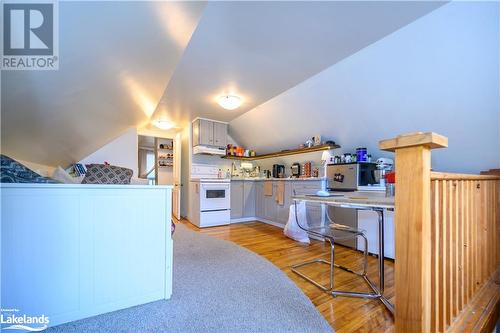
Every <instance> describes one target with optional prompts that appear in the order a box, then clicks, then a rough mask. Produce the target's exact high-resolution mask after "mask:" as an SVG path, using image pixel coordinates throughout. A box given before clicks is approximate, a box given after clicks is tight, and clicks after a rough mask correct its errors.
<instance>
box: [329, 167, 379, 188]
mask: <svg viewBox="0 0 500 333" xmlns="http://www.w3.org/2000/svg"><path fill="white" fill-rule="evenodd" d="M374 170H376V164H375V163H366V162H362V163H359V162H356V163H344V164H330V165H327V167H326V177H327V180H328V189H330V190H332V191H356V190H357V189H358V188H359V187H360V186H369V185H373V184H376V183H377V182H376V181H375V178H374V176H373V171H374Z"/></svg>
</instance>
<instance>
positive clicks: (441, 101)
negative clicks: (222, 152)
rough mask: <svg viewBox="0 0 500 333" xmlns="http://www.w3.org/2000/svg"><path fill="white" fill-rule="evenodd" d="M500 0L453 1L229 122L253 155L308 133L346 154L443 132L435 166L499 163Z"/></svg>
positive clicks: (471, 168)
mask: <svg viewBox="0 0 500 333" xmlns="http://www.w3.org/2000/svg"><path fill="white" fill-rule="evenodd" d="M499 7H500V3H498V2H452V3H448V4H446V5H444V6H442V7H441V8H439V9H437V10H435V11H434V12H432V13H430V14H428V15H426V16H424V17H422V18H420V19H418V20H417V21H415V22H413V23H411V24H409V25H408V26H406V27H403V28H402V29H400V30H398V31H396V32H394V33H392V34H391V35H389V36H387V37H385V38H384V39H382V40H380V41H378V42H376V43H374V44H372V45H370V46H368V47H366V48H364V49H362V50H361V51H359V52H358V53H356V54H354V55H352V56H350V57H348V58H346V59H344V60H343V61H341V62H339V63H337V64H336V65H334V66H332V67H330V68H328V69H327V70H325V71H323V72H321V73H320V74H318V75H316V76H314V77H312V78H310V79H308V80H307V81H305V82H303V83H301V84H300V85H298V86H296V87H295V88H292V89H290V90H288V91H286V92H285V93H283V94H281V95H279V96H278V97H276V98H274V99H272V100H270V101H268V102H267V103H265V104H263V105H261V106H259V107H257V108H255V109H253V110H251V111H249V112H248V113H246V114H244V115H242V116H240V117H238V118H236V119H235V120H233V121H231V122H230V133H231V135H232V136H233V137H234V138H235V139H236V140H237V141H238V142H240V143H241V144H243V145H246V146H248V147H250V148H254V149H256V150H257V151H258V152H264V151H271V150H280V149H284V148H292V147H295V146H297V145H298V144H300V143H301V142H303V141H304V140H305V139H306V138H308V137H311V136H312V135H315V134H321V135H323V137H325V138H331V139H334V140H335V141H336V142H337V143H339V144H340V145H341V146H342V147H343V149H342V150H339V152H343V151H351V152H352V151H354V149H355V148H356V147H359V146H366V147H367V148H368V150H369V151H371V152H372V153H373V155H374V157H378V156H391V155H392V154H388V153H383V152H380V151H378V147H377V143H378V141H379V140H380V139H384V138H391V137H394V136H396V135H398V134H401V133H405V132H413V131H434V132H437V133H440V134H443V135H446V136H448V137H449V145H450V146H449V148H447V149H442V150H436V151H434V152H433V167H434V169H436V170H440V171H456V172H479V171H481V170H485V169H489V168H493V167H499V166H500V149H499V148H498V147H499V146H500V92H499V91H500V82H499V81H500V78H499V77H500V65H499V61H500V60H499V59H500V47H499V43H500V29H499V26H500V19H499V16H500V13H499V12H500V9H499Z"/></svg>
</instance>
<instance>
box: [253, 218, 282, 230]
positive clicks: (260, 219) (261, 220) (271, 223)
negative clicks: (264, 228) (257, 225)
mask: <svg viewBox="0 0 500 333" xmlns="http://www.w3.org/2000/svg"><path fill="white" fill-rule="evenodd" d="M257 221H258V222H262V223H265V224H270V225H273V226H275V227H278V228H281V229H284V228H285V224H281V223H278V222H274V221H271V220H266V219H263V218H260V217H258V218H257Z"/></svg>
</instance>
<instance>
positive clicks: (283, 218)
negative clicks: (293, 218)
mask: <svg viewBox="0 0 500 333" xmlns="http://www.w3.org/2000/svg"><path fill="white" fill-rule="evenodd" d="M276 195H277V194H276ZM276 195H275V196H276ZM291 203H292V185H291V184H290V182H288V181H286V182H285V195H284V200H283V205H280V204H279V203H278V202H276V206H277V217H276V220H277V222H278V223H280V224H283V225H285V224H286V223H287V222H288V214H289V211H290V205H291Z"/></svg>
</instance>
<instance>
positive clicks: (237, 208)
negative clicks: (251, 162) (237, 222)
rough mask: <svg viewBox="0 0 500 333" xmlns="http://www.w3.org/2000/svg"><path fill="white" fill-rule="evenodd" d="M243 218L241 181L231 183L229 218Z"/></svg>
mask: <svg viewBox="0 0 500 333" xmlns="http://www.w3.org/2000/svg"><path fill="white" fill-rule="evenodd" d="M241 217H243V181H231V218H232V219H239V218H241Z"/></svg>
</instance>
